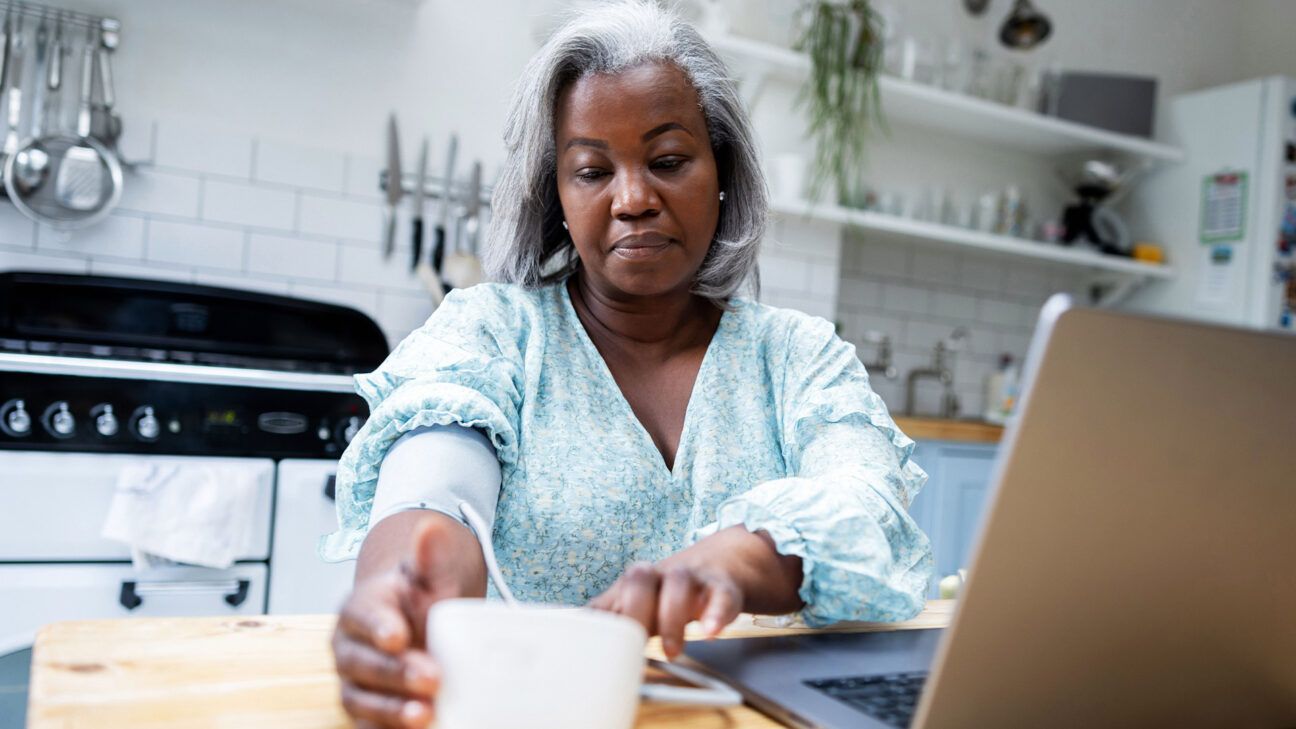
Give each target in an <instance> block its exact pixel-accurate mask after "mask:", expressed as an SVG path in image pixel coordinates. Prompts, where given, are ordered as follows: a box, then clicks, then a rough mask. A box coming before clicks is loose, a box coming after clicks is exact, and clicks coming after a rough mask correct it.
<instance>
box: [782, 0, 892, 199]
mask: <svg viewBox="0 0 1296 729" xmlns="http://www.w3.org/2000/svg"><path fill="white" fill-rule="evenodd" d="M804 18H805V22H804V26H803V30H802V32H801V34H800V37H799V38H798V40H797V49H798V50H801V51H804V52H806V53H807V54H808V55H809V56H810V78H809V80H808V81H807V82H806V85H805V86H804V87H803V88H802V89H801V93H800V95H799V97H798V103H799V104H803V105H805V106H806V107H807V109H808V112H809V129H808V135H809V136H810V138H811V139H812V140H813V141H814V144H815V157H814V167H813V172H812V175H811V184H810V197H811V199H818V198H819V197H820V195H821V194H822V193H823V186H824V184H825V183H826V182H828V181H829V180H832V181H833V182H835V183H836V184H837V194H838V197H839V202H847V201H849V200H850V198H851V197H853V194H852V193H853V188H854V186H855V182H854V181H855V179H856V178H857V176H858V172H859V169H860V168H861V167H862V166H863V164H864V158H865V154H866V151H867V143H868V139H869V136H870V134H871V132H872V130H873V128H874V126H875V125H876V126H878V127H884V126H885V121H884V120H883V118H882V113H881V109H882V99H881V94H880V93H879V91H878V81H877V77H878V73H879V72H880V71H881V69H882V45H883V40H882V22H881V18H880V16H879V15H878V14H877V13H876V12H875V11H874V10H873V7H872V4H871V3H870V2H869V0H836V1H834V0H814V1H813V2H808V3H806V4H805V8H804Z"/></svg>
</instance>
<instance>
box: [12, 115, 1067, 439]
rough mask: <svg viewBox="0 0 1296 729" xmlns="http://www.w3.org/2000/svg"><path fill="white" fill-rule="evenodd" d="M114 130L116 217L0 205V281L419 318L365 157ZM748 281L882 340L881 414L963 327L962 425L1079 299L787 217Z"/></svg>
mask: <svg viewBox="0 0 1296 729" xmlns="http://www.w3.org/2000/svg"><path fill="white" fill-rule="evenodd" d="M129 128H130V130H131V141H130V149H129V150H128V156H129V157H131V158H132V159H138V160H143V161H145V162H148V161H150V160H151V161H152V163H153V164H151V165H148V164H146V165H143V166H141V167H140V168H139V169H137V170H135V171H134V172H127V173H126V185H125V189H124V191H123V195H122V202H121V205H120V206H119V207H118V209H117V210H116V211H114V213H113V214H112V215H111V216H110V217H109V218H108V219H107V220H106V221H104V222H103V223H101V224H100V225H97V226H94V227H91V228H89V229H86V230H82V231H75V232H71V233H66V232H61V231H56V230H53V229H51V228H48V227H43V226H38V225H36V224H34V223H32V222H30V221H29V220H27V219H26V218H24V217H23V216H22V215H20V214H19V213H18V212H17V211H16V210H14V209H13V208H12V207H11V206H8V205H0V270H4V269H18V268H22V269H39V270H55V271H68V272H80V273H95V274H103V275H120V276H136V277H141V278H158V279H165V280H177V281H189V282H195V283H202V284H209V285H215V286H228V287H232V288H243V289H248V290H254V291H262V292H271V293H277V294H286V295H291V296H299V297H302V298H307V299H314V300H318V301H326V302H331V303H337V304H342V305H345V306H351V307H354V308H356V309H359V310H361V311H363V312H365V313H366V314H368V315H370V316H371V317H373V318H374V319H375V320H376V321H377V322H378V323H379V326H380V327H381V328H382V330H383V332H384V333H385V334H386V335H387V337H388V341H389V342H390V343H391V344H392V345H393V346H394V345H395V343H396V342H397V341H399V340H400V339H401V338H403V337H404V336H405V335H406V334H408V333H409V332H410V331H411V330H412V329H414V328H416V327H418V326H419V325H420V324H422V322H423V321H424V320H426V318H427V316H428V315H429V314H430V313H431V311H432V305H431V301H430V300H429V298H428V297H427V295H426V293H425V292H424V291H423V288H422V286H421V284H420V283H419V281H418V279H417V278H416V277H415V276H414V274H413V273H411V272H410V270H409V261H408V258H409V241H408V237H409V231H410V224H409V219H408V214H407V213H405V212H402V214H401V215H400V218H399V220H398V225H397V235H398V238H397V240H398V243H397V248H396V251H395V254H394V255H393V256H392V258H391V259H389V260H388V259H384V258H383V256H382V254H381V250H380V246H381V244H380V236H381V227H382V198H381V196H380V193H379V190H378V186H377V181H378V173H379V171H380V170H381V168H382V163H381V162H380V161H379V160H378V159H376V158H374V157H371V156H367V155H355V154H347V153H343V152H338V151H335V150H325V149H311V148H307V147H303V146H300V145H296V144H293V143H291V142H285V141H280V140H268V139H258V138H254V137H252V136H250V135H246V134H239V133H234V132H228V131H222V130H215V129H210V128H208V127H206V126H204V125H201V124H199V125H194V124H191V123H188V122H181V121H177V120H161V121H158V122H156V123H151V124H133V125H130V126H129ZM432 164H433V168H434V169H435V166H436V165H437V164H438V162H437V161H436V160H433V161H432ZM432 212H435V211H434V209H432V208H429V213H432ZM760 269H761V279H762V294H761V299H762V300H763V301H765V302H766V303H769V304H773V305H775V306H788V307H793V308H797V309H800V310H802V311H806V312H808V313H811V314H814V315H817V316H822V317H824V318H825V319H828V320H830V321H834V322H836V323H837V325H838V327H839V331H840V332H841V335H842V336H843V337H844V338H845V339H847V340H848V341H851V342H853V343H855V344H856V346H857V347H858V351H859V355H860V357H861V358H862V359H864V360H865V361H870V360H872V359H873V358H875V356H876V354H877V352H876V347H875V346H873V345H870V344H867V343H865V342H864V341H863V337H864V334H865V332H868V331H870V330H873V331H880V332H883V333H885V334H887V335H889V336H890V337H891V338H892V341H893V342H894V343H895V363H896V366H897V368H898V369H899V376H898V377H896V378H895V379H891V380H888V379H886V378H884V377H881V376H880V375H878V376H875V377H874V379H873V383H874V389H875V390H877V391H878V393H879V394H880V395H882V397H883V399H885V400H886V401H887V403H888V405H890V406H891V408H892V409H893V410H894V411H896V412H899V411H900V409H902V408H903V406H904V402H903V396H904V376H905V375H906V374H907V373H908V371H909V370H910V369H912V368H914V367H921V366H925V365H926V364H928V362H929V361H930V357H931V349H932V347H933V345H934V344H935V342H936V341H937V340H938V339H940V338H942V337H944V336H948V335H949V333H950V332H951V331H953V329H954V328H955V327H957V326H964V327H966V328H967V329H968V330H969V332H970V337H969V339H968V340H967V343H966V349H965V351H964V352H961V353H960V354H959V355H958V357H957V365H956V373H955V382H956V385H957V388H958V393H959V396H960V399H961V401H962V404H963V411H964V413H969V414H974V413H979V412H980V410H981V383H982V382H983V380H984V377H985V375H987V374H989V372H991V371H992V370H993V368H994V366H995V365H996V364H997V362H998V356H999V353H1000V352H1005V351H1006V352H1010V353H1012V354H1013V355H1014V356H1016V357H1018V358H1020V357H1021V356H1022V355H1024V354H1025V349H1026V345H1027V343H1028V342H1029V337H1030V334H1031V330H1032V329H1033V327H1034V320H1035V315H1036V312H1037V311H1038V309H1039V306H1040V305H1041V304H1042V303H1043V301H1044V299H1045V298H1046V297H1047V295H1048V294H1049V293H1050V292H1052V291H1054V290H1072V291H1075V290H1077V289H1078V287H1079V280H1078V279H1076V278H1074V276H1073V274H1070V273H1069V272H1058V271H1056V270H1054V269H1050V268H1046V267H1042V266H1035V265H1031V264H1028V263H1018V262H1011V261H1010V262H1005V261H1002V260H998V259H986V258H981V257H975V256H971V257H969V256H963V255H960V254H959V253H957V252H955V251H951V250H946V249H940V248H921V247H913V246H906V245H902V244H896V243H890V242H885V241H879V240H873V239H866V238H862V237H861V236H860V235H858V234H854V233H849V232H848V233H845V234H843V233H841V231H840V230H839V229H838V228H837V227H836V226H833V225H825V224H823V223H819V222H815V221H810V220H806V219H802V218H797V217H796V216H781V217H778V218H776V219H775V220H774V221H773V222H772V224H771V226H770V228H769V231H768V234H767V236H766V239H765V242H764V245H763V248H762V255H761V265H760ZM926 394H927V393H924V395H926Z"/></svg>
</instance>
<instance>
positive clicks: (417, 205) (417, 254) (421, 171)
mask: <svg viewBox="0 0 1296 729" xmlns="http://www.w3.org/2000/svg"><path fill="white" fill-rule="evenodd" d="M427 159H428V140H427V137H423V145H422V146H421V147H420V148H419V163H418V182H417V183H416V184H415V187H414V241H413V243H414V256H413V257H412V258H411V259H410V270H411V271H413V270H414V269H416V268H418V265H419V259H421V258H423V201H424V199H425V198H426V197H427V193H426V191H425V190H424V189H423V188H424V187H426V186H427Z"/></svg>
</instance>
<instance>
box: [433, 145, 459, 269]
mask: <svg viewBox="0 0 1296 729" xmlns="http://www.w3.org/2000/svg"><path fill="white" fill-rule="evenodd" d="M458 152H459V135H457V134H451V135H450V148H449V149H448V150H446V163H445V177H443V178H441V181H442V188H441V211H440V215H439V219H438V220H437V226H436V232H435V233H434V234H433V238H434V240H433V243H432V268H434V269H435V270H436V272H437V275H438V276H440V275H441V264H442V262H444V260H445V247H446V227H447V226H449V224H450V202H451V199H452V198H453V197H454V168H455V155H456V154H458Z"/></svg>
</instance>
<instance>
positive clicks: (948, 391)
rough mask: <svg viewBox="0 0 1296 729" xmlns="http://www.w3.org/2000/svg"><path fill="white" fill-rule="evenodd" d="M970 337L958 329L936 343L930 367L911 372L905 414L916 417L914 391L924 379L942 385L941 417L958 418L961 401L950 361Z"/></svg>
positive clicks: (906, 387) (907, 384)
mask: <svg viewBox="0 0 1296 729" xmlns="http://www.w3.org/2000/svg"><path fill="white" fill-rule="evenodd" d="M967 336H968V330H967V329H966V328H965V327H958V328H957V329H955V330H954V331H953V332H952V333H951V334H950V336H949V337H947V338H945V339H942V340H940V341H938V342H936V348H935V349H934V350H933V351H932V363H931V366H930V367H924V368H919V369H916V370H910V371H909V377H908V378H907V380H906V383H905V413H906V414H907V415H910V416H912V415H914V414H915V413H914V399H915V398H914V391H915V389H916V388H917V385H918V382H919V381H920V380H924V379H933V380H936V381H937V382H940V383H941V387H942V388H943V392H942V393H941V408H940V416H941V417H942V418H953V417H957V416H958V412H959V401H958V395H956V394H954V368H953V364H952V362H951V361H950V360H952V358H953V357H952V355H953V354H954V353H956V352H958V351H959V350H960V349H962V348H963V340H964V339H966V338H967Z"/></svg>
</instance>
